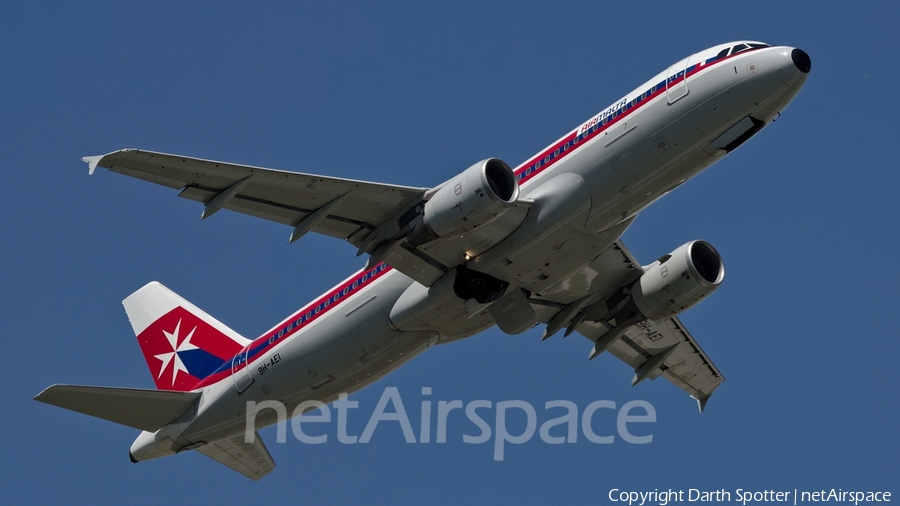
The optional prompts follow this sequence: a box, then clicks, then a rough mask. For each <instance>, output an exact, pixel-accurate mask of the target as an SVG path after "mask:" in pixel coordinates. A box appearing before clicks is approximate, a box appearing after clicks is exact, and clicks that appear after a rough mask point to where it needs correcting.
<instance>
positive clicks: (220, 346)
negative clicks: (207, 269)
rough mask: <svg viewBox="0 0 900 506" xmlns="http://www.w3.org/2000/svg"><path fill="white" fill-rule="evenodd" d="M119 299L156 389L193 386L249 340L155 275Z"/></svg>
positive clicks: (189, 387)
mask: <svg viewBox="0 0 900 506" xmlns="http://www.w3.org/2000/svg"><path fill="white" fill-rule="evenodd" d="M122 304H123V305H124V306H125V312H126V313H127V314H128V320H129V321H131V327H132V328H133V329H134V333H135V335H136V336H137V339H138V343H140V345H141V351H142V352H143V353H144V359H145V360H146V361H147V367H149V368H150V374H152V375H153V381H155V382H156V388H158V389H160V390H179V391H182V392H185V391H189V390H192V389H194V388H195V387H196V386H197V384H198V383H200V381H202V380H203V379H204V378H206V377H207V376H209V375H210V374H212V373H213V372H215V371H216V370H217V369H219V368H220V367H221V366H223V365H224V364H225V363H226V362H229V361H230V360H231V358H232V357H234V356H235V355H236V354H237V353H238V352H240V351H241V350H242V349H243V348H244V347H245V346H247V345H248V344H250V340H248V339H246V338H244V337H242V336H241V335H240V334H238V333H237V332H235V331H233V330H231V329H230V328H228V327H226V326H225V325H223V324H222V323H220V322H219V321H218V320H216V319H215V318H213V317H212V316H209V315H208V314H206V313H205V312H203V311H201V310H200V309H199V308H198V307H197V306H195V305H193V304H191V303H190V302H188V301H186V300H184V299H182V298H181V297H179V296H178V295H176V294H175V293H173V292H172V291H171V290H169V289H168V288H166V287H165V286H163V285H161V284H160V283H157V282H156V281H154V282H151V283H148V284H147V285H145V286H144V287H143V288H141V289H140V290H138V291H136V292H134V293H133V294H131V295H129V296H128V298H126V299H125V300H123V301H122Z"/></svg>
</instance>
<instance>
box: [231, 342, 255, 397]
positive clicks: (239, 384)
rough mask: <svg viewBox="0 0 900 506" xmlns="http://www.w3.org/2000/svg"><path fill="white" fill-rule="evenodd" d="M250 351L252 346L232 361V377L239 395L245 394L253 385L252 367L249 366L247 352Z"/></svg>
mask: <svg viewBox="0 0 900 506" xmlns="http://www.w3.org/2000/svg"><path fill="white" fill-rule="evenodd" d="M249 350H250V345H249V344H248V345H247V347H246V348H244V349H243V350H241V352H240V353H238V354H237V355H235V356H234V358H233V359H231V377H232V378H233V379H234V387H235V388H236V389H237V393H238V394H240V393H243V392H244V390H247V387H249V386H250V384H251V383H253V378H252V377H251V376H250V367H249V365H248V364H247V352H248V351H249Z"/></svg>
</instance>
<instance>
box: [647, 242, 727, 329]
mask: <svg viewBox="0 0 900 506" xmlns="http://www.w3.org/2000/svg"><path fill="white" fill-rule="evenodd" d="M724 278H725V265H724V264H723V263H722V257H721V256H719V252H718V251H716V249H715V248H713V247H712V246H711V245H710V244H709V243H707V242H703V241H691V242H689V243H687V244H684V245H682V246H679V247H678V249H676V250H675V251H673V252H671V253H669V254H668V255H664V256H663V257H662V258H660V259H659V260H657V261H656V262H654V263H652V264H650V266H648V267H647V268H645V269H644V274H642V275H641V277H640V278H639V279H638V280H637V282H635V283H634V285H632V288H631V297H632V299H633V300H634V305H635V306H636V307H637V310H638V311H639V312H640V313H641V314H642V315H643V316H644V317H646V318H647V319H650V320H659V319H661V318H668V317H670V316H673V315H676V314H678V313H680V312H682V311H684V310H686V309H688V308H691V307H693V306H694V305H696V304H697V303H698V302H700V301H701V300H703V299H704V298H705V297H706V296H707V295H709V294H711V293H712V292H713V291H715V289H716V288H718V287H719V285H721V284H722V280H723V279H724Z"/></svg>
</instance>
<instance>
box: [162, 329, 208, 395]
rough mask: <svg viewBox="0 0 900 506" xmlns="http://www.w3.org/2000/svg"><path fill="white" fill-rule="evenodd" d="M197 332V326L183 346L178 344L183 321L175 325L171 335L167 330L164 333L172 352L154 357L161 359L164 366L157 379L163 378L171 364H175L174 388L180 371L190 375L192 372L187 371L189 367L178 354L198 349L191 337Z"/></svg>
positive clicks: (173, 373)
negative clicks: (192, 342)
mask: <svg viewBox="0 0 900 506" xmlns="http://www.w3.org/2000/svg"><path fill="white" fill-rule="evenodd" d="M195 330H197V327H196V326H195V327H194V328H193V329H191V331H190V332H188V335H187V336H186V337H185V338H184V340H183V341H181V344H179V343H178V336H179V335H180V332H181V320H180V319H179V320H178V324H176V325H175V330H173V331H172V332H171V333H169V332H166V331H165V330H164V331H163V334H165V336H166V339H167V340H168V341H169V345H170V346H171V347H172V351H170V352H168V353H160V354H159V355H154V357H156V358H157V359H159V360H160V361H161V362H162V366H160V368H159V375H158V376H157V377H156V379H159V378H162V375H163V373H164V372H165V370H166V368H167V367H168V366H169V362H173V366H172V385H173V386H174V385H175V378H177V377H178V371H184V372H186V373H188V374H190V372H189V371H188V370H187V367H185V365H184V362H182V361H181V357H179V356H178V354H179V353H180V352H182V351H188V350H196V349H197V347H196V346H194V345H193V344H191V337H192V336H193V335H194V331H195Z"/></svg>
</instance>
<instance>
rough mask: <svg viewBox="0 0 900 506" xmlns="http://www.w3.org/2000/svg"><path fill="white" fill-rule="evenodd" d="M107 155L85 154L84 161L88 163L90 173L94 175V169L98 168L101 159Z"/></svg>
mask: <svg viewBox="0 0 900 506" xmlns="http://www.w3.org/2000/svg"><path fill="white" fill-rule="evenodd" d="M104 156H106V155H97V156H85V157H83V158H82V159H81V161H82V162H84V163H86V164H88V175H89V176H92V175H94V170H95V169H96V168H97V164H98V163H100V160H101V159H102V158H103V157H104Z"/></svg>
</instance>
